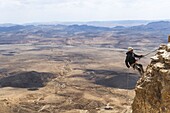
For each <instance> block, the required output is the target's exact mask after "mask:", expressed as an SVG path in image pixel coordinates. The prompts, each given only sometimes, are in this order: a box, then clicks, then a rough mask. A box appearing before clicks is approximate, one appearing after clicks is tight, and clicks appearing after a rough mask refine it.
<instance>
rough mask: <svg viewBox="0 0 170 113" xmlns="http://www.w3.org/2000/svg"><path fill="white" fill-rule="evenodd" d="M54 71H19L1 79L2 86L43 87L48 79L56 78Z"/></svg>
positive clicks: (0, 84)
mask: <svg viewBox="0 0 170 113" xmlns="http://www.w3.org/2000/svg"><path fill="white" fill-rule="evenodd" d="M55 77H56V76H55V75H54V74H52V73H45V72H36V71H29V72H19V73H13V74H10V76H7V77H4V78H1V79H0V86H1V87H18V88H33V87H43V86H45V85H46V83H47V82H48V81H50V80H51V79H53V78H55Z"/></svg>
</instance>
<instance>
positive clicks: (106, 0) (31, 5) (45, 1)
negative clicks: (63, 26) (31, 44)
mask: <svg viewBox="0 0 170 113" xmlns="http://www.w3.org/2000/svg"><path fill="white" fill-rule="evenodd" d="M169 8H170V0H0V23H17V24H23V23H32V22H58V21H59V22H66V21H82V22H85V21H113V20H164V19H170V13H169V10H170V9H169Z"/></svg>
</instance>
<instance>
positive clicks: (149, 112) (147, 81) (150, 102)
mask: <svg viewBox="0 0 170 113" xmlns="http://www.w3.org/2000/svg"><path fill="white" fill-rule="evenodd" d="M135 92H136V96H135V98H134V101H133V103H132V110H133V113H170V44H167V45H161V46H160V47H159V49H158V51H157V53H156V55H155V56H153V57H152V58H151V63H150V64H149V65H148V66H147V68H146V72H145V73H144V75H143V76H142V77H141V78H140V79H139V80H138V82H137V85H136V88H135Z"/></svg>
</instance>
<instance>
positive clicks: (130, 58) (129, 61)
mask: <svg viewBox="0 0 170 113" xmlns="http://www.w3.org/2000/svg"><path fill="white" fill-rule="evenodd" d="M126 55H127V56H126V60H125V64H126V66H127V67H128V68H130V66H131V67H133V69H136V70H138V72H139V73H140V75H143V73H144V70H143V66H142V64H139V63H137V60H136V59H135V58H139V59H140V58H142V57H143V55H137V54H135V53H134V52H133V48H132V47H128V52H127V53H126Z"/></svg>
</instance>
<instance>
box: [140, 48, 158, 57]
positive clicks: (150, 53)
mask: <svg viewBox="0 0 170 113" xmlns="http://www.w3.org/2000/svg"><path fill="white" fill-rule="evenodd" d="M157 50H158V49H155V50H153V51H151V52H149V53H147V54H145V55H143V57H145V56H148V55H149V54H151V53H153V52H155V51H157Z"/></svg>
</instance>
